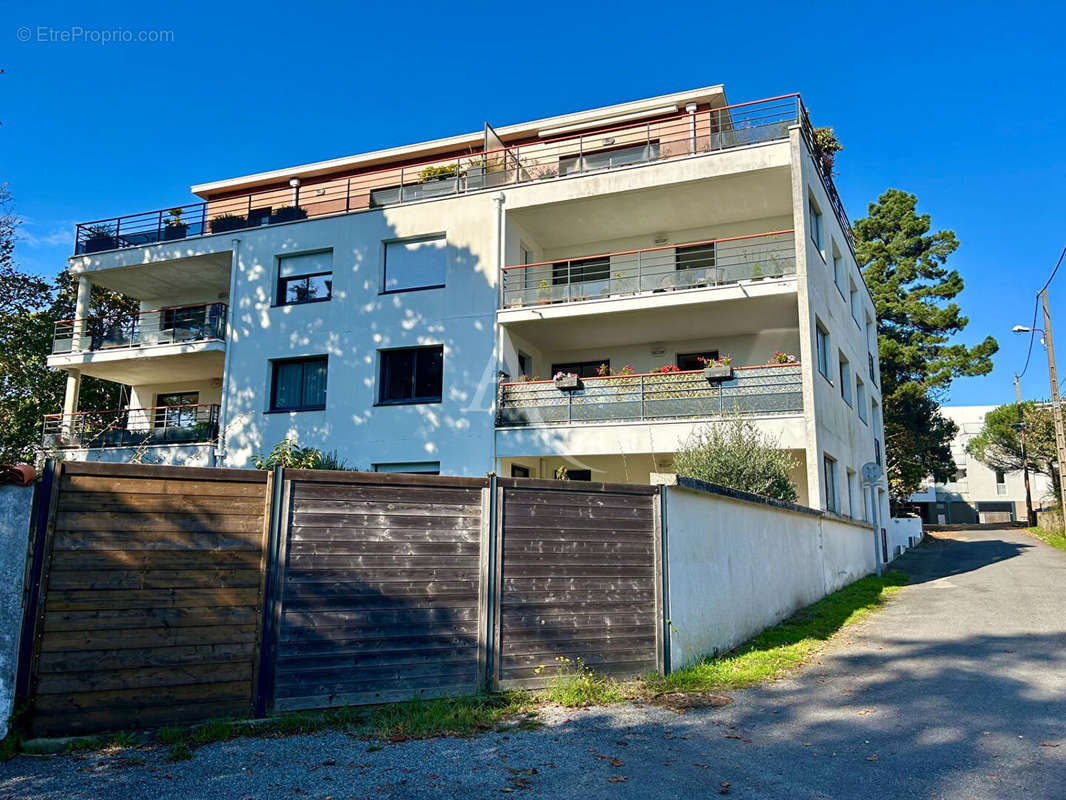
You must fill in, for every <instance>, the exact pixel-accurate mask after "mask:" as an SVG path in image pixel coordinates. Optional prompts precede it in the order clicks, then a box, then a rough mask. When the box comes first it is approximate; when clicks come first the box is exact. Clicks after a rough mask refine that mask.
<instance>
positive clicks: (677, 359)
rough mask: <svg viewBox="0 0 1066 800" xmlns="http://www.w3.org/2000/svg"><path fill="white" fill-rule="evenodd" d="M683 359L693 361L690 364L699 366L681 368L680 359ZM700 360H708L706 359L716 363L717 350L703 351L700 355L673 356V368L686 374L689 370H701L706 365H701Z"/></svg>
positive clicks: (678, 354)
mask: <svg viewBox="0 0 1066 800" xmlns="http://www.w3.org/2000/svg"><path fill="white" fill-rule="evenodd" d="M683 358H689V359H693V362H692V363H695V364H699V366H696V367H683V366H681V359H683ZM700 358H708V359H711V360H712V361H717V360H718V351H717V350H706V351H704V352H702V353H677V354H676V355H675V356H674V366H676V367H677V368H678V369H679V370H681V371H682V372H687V371H688V370H691V369H703V368H704V367H705V366H707V365H706V364H703V363H701V362H700V361H699V359H700Z"/></svg>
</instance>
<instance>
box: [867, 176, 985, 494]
mask: <svg viewBox="0 0 1066 800" xmlns="http://www.w3.org/2000/svg"><path fill="white" fill-rule="evenodd" d="M917 204H918V198H917V197H915V196H914V195H913V194H908V193H907V192H903V191H900V190H899V189H889V190H888V191H886V192H885V193H884V194H882V195H881V196H880V197H879V198H877V202H876V203H870V206H869V215H868V216H867V217H865V218H864V219H860V220H856V221H855V225H854V231H855V250H856V255H857V256H858V259H859V265H860V267H861V269H862V272H863V277H864V278H865V279H866V283H867V285H868V286H869V287H870V293H871V294H872V295H873V300H874V306H875V308H876V310H877V317H878V329H877V334H878V350H879V353H880V360H881V380H882V387H881V393H882V396H883V407H884V421H885V453H886V464H887V467H888V479H889V493H890V495H891V497H892V499H893V501H894V502H896V503H899V502H902V501H905V500H906V498H907V496H908V495H909V494H911V493H912V492H913V491H915V490H916V489H917V488H918V487H919V486H920V485H921V482H922V480H923V479H924V478H926V477H927V476H929V475H932V474H939V473H946V472H952V471H954V469H955V464H954V461H953V459H952V458H951V452H950V449H949V447H950V443H951V439H952V438H953V437H954V435H955V433H956V430H957V427H956V426H955V424H954V423H953V422H951V421H950V420H948V419H946V418H945V417H944V416H943V415H942V414H940V411H939V403H938V400H939V398H940V397H942V396H943V394H944V392H945V391H946V390H947V388H948V387H949V386H950V385H951V382H952V381H953V380H954V379H955V378H959V377H965V376H974V375H985V374H987V373H988V372H989V371H991V369H992V354H993V353H995V352H996V351H997V350H998V349H999V345H998V344H997V343H996V340H995V339H994V338H993V337H991V336H989V337H986V338H985V340H984V341H982V342H980V343H979V344H976V345H974V346H972V347H968V346H966V345H964V344H958V343H953V342H952V339H953V337H954V336H955V335H956V334H958V333H960V332H962V330H963V329H965V327H966V325H967V322H968V320H967V318H966V317H964V316H963V315H962V312H961V309H960V308H959V305H958V303H956V302H954V299H955V298H956V297H957V296H958V294H959V293H960V292H961V291H962V289H963V280H962V276H961V275H959V273H958V271H957V270H953V269H949V268H948V267H947V266H946V263H947V259H948V257H949V256H950V255H951V254H952V253H953V252H955V250H956V249H957V248H958V246H959V243H958V241H957V240H956V238H955V234H954V232H952V231H936V232H930V230H931V227H932V225H931V221H930V216H929V215H928V214H918V213H917V210H916V208H917Z"/></svg>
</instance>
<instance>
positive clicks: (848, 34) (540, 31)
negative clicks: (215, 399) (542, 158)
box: [0, 0, 1066, 404]
mask: <svg viewBox="0 0 1066 800" xmlns="http://www.w3.org/2000/svg"><path fill="white" fill-rule="evenodd" d="M1050 5H1051V4H1048V5H1047V6H1045V5H1043V4H1028V3H1024V2H1016V3H1012V4H1009V5H1003V4H995V5H993V4H974V3H961V2H958V3H955V2H945V3H930V2H923V3H903V2H892V3H876V2H868V3H862V4H851V3H839V4H836V3H826V2H822V3H816V4H801V3H795V2H792V3H775V2H765V1H764V2H762V3H759V4H755V5H752V4H744V3H723V2H719V3H707V2H704V3H699V2H691V3H686V2H674V3H669V4H665V5H664V4H658V5H657V4H654V3H652V4H649V3H647V2H642V3H629V2H613V3H609V4H607V3H585V4H581V3H574V2H566V3H557V2H538V3H534V4H529V3H526V4H522V5H521V6H518V5H517V4H508V3H499V2H495V3H480V2H467V3H463V4H455V5H454V6H451V5H449V4H447V3H439V2H404V0H396V1H395V2H391V3H366V4H357V3H324V2H315V1H314V0H304V2H300V3H275V2H269V1H264V0H260V2H257V3H248V4H229V3H220V2H215V3H210V4H208V3H204V4H198V3H194V2H183V3H180V4H178V5H174V4H168V3H153V4H150V5H149V4H142V3H132V2H130V3H99V4H95V3H94V4H89V3H84V2H78V3H66V4H64V3H48V2H40V3H35V4H23V3H20V4H15V3H12V2H9V0H2V5H0V7H6V8H5V10H4V13H3V14H2V18H3V22H2V23H0V68H3V69H4V70H5V73H4V74H3V75H0V122H2V125H0V180H3V181H9V182H10V184H11V189H12V191H13V193H14V196H15V201H16V208H17V211H18V212H19V213H20V214H21V215H22V216H23V217H24V218H25V220H26V223H25V226H24V238H23V240H22V241H21V242H20V244H19V246H18V248H17V255H18V257H19V258H20V260H21V263H22V264H23V265H24V266H25V267H26V268H28V269H30V270H32V271H35V272H39V273H41V274H45V275H54V274H55V273H56V272H57V271H58V270H59V269H60V268H61V267H62V266H63V263H64V260H65V258H66V256H67V255H68V254H69V253H70V249H71V246H72V239H73V231H74V225H75V223H76V222H78V221H85V220H92V219H98V218H101V217H109V216H115V215H118V214H126V213H133V212H137V211H144V210H150V209H156V208H163V207H168V206H171V205H175V204H176V203H181V202H188V201H190V200H192V199H193V198H192V197H191V195H190V194H189V186H190V185H192V184H194V183H199V182H202V181H207V180H215V179H220V178H226V177H233V176H237V175H242V174H245V173H249V172H255V171H260V170H266V169H275V168H280V167H284V166H291V165H295V164H300V163H304V162H308V161H317V160H321V159H326V158H333V157H338V156H344V155H349V154H352V153H358V152H362V151H364V150H369V149H375V148H379V147H387V146H391V145H397V144H403V143H407V142H412V141H419V140H423V139H430V138H434V137H438V136H446V135H449V134H455V133H462V132H466V131H471V130H476V129H478V128H480V126H481V124H482V122H483V121H485V120H488V121H489V122H491V123H493V124H494V125H505V124H508V123H513V122H520V121H523V120H527V119H533V118H537V117H544V116H549V115H552V114H559V113H565V112H568V111H576V110H580V109H583V108H591V107H595V106H600V105H606V104H610V103H617V102H622V101H626V100H632V99H637V98H641V97H647V96H650V95H655V94H663V93H667V92H673V91H678V90H682V89H688V88H693V87H696V86H703V85H708V84H714V83H724V84H725V87H726V92H727V96H728V98H729V99H730V101H731V102H734V103H735V102H741V101H745V100H755V99H759V98H763V97H770V96H773V95H779V94H785V93H788V92H793V91H799V92H801V93H802V94H803V98H804V101H805V102H806V104H807V106H808V108H809V109H810V110H811V114H812V118H813V120H814V123H815V124H816V125H833V126H834V127H835V128H836V131H837V135H838V136H839V138H840V139H841V141H842V142H843V143H844V145H845V148H846V149H845V151H844V152H843V153H842V154H840V156H839V157H838V161H837V164H838V168H839V170H840V173H841V174H840V177H839V179H838V187H839V189H840V193H841V196H842V198H843V200H844V204H845V207H846V208H847V210H848V213H849V215H850V216H851V217H852V218H855V217H858V216H863V215H865V209H866V204H867V203H868V202H869V201H871V200H874V199H875V198H876V197H877V195H878V194H879V193H881V192H882V191H884V190H885V189H886V188H889V187H895V188H900V189H905V190H907V191H910V192H913V193H915V194H916V195H917V196H918V198H919V203H920V206H919V207H920V209H921V210H923V211H926V212H929V213H931V214H932V215H933V223H934V226H936V227H939V228H950V229H953V230H954V231H955V232H956V233H957V235H958V238H959V240H960V242H961V245H962V246H961V247H960V248H959V250H958V251H957V253H956V254H955V256H954V258H953V259H952V261H951V264H952V265H953V266H954V267H955V268H957V269H958V270H959V271H960V272H961V273H962V275H963V277H964V279H965V281H966V290H965V292H964V293H963V294H962V295H961V297H960V302H961V304H962V306H963V309H964V311H965V313H966V314H967V315H968V316H969V317H970V326H969V327H968V328H967V330H966V331H965V333H964V334H963V335H962V337H961V339H962V340H963V341H966V342H975V341H979V340H980V339H982V338H984V337H985V336H986V335H988V334H992V335H994V336H996V337H997V338H998V339H999V341H1000V345H1001V349H1000V352H999V353H998V354H997V355H996V357H995V364H996V367H995V370H994V371H993V372H992V373H991V374H990V375H989V376H986V377H984V378H970V379H965V380H960V381H958V382H957V383H956V384H955V385H954V386H953V388H952V391H951V394H950V398H949V400H950V402H952V403H967V404H983V403H1002V402H1010V401H1011V400H1013V396H1014V390H1013V384H1012V382H1011V378H1012V375H1013V374H1014V372H1015V371H1016V370H1018V369H1020V368H1021V364H1022V363H1023V361H1024V359H1025V350H1026V345H1027V343H1028V342H1027V339H1026V338H1025V337H1022V336H1017V335H1012V334H1011V333H1010V328H1011V326H1012V325H1013V324H1015V323H1017V322H1021V323H1023V324H1028V322H1029V321H1030V319H1031V315H1032V308H1033V295H1034V293H1035V291H1036V289H1038V288H1039V286H1040V285H1041V284H1042V283H1043V282H1044V279H1045V278H1046V276H1047V274H1048V273H1049V272H1050V269H1051V267H1052V265H1053V264H1054V261H1055V259H1056V258H1057V256H1058V253H1059V251H1060V250H1061V248H1062V247H1063V245H1064V244H1066V225H1064V224H1063V221H1064V220H1066V192H1064V191H1063V190H1064V187H1066V147H1064V144H1066V102H1064V100H1066V98H1064V89H1063V82H1062V75H1063V67H1062V64H1061V59H1060V55H1059V53H1060V47H1061V43H1060V42H1059V41H1058V38H1059V37H1060V35H1061V30H1062V29H1063V25H1064V23H1066V10H1064V9H1063V8H1057V9H1053V8H1050ZM22 26H25V27H27V28H28V29H29V30H30V34H31V35H30V41H28V42H21V41H19V28H20V27H22ZM76 26H80V28H82V29H84V30H86V31H88V30H116V29H123V30H126V31H133V32H136V31H141V30H145V31H170V32H172V34H171V35H170V36H169V38H170V39H171V41H169V42H160V43H116V42H112V43H100V42H86V41H81V42H63V41H58V40H57V41H39V40H38V37H39V35H40V34H41V33H42V30H43V35H44V37H45V38H46V39H47V38H49V37H50V36H54V37H57V38H58V37H61V36H63V35H64V34H63V32H64V31H69V30H71V29H72V28H74V27H76ZM49 30H51V31H54V33H49ZM1051 292H1052V295H1051V302H1052V314H1053V319H1058V320H1061V322H1059V323H1058V325H1059V330H1060V331H1061V333H1060V334H1059V337H1060V340H1061V341H1062V342H1063V345H1062V347H1066V315H1063V314H1062V312H1063V311H1064V310H1066V274H1064V275H1063V276H1062V277H1061V278H1060V279H1059V281H1058V282H1057V283H1056V284H1053V285H1052V288H1051ZM1023 391H1024V392H1025V394H1026V395H1027V396H1040V397H1043V396H1046V395H1047V393H1048V384H1047V368H1046V362H1045V360H1044V353H1043V350H1042V349H1041V348H1039V346H1037V350H1036V351H1035V352H1034V358H1033V364H1032V365H1031V366H1030V368H1029V372H1028V373H1027V375H1026V379H1025V381H1024V382H1023Z"/></svg>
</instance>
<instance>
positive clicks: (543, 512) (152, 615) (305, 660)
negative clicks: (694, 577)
mask: <svg viewBox="0 0 1066 800" xmlns="http://www.w3.org/2000/svg"><path fill="white" fill-rule="evenodd" d="M53 486H54V489H53V491H52V492H51V496H50V497H47V498H45V502H47V503H49V508H48V514H47V518H48V524H47V529H46V530H45V531H43V532H41V535H43V536H44V542H43V547H41V548H39V551H40V559H39V561H40V563H38V564H36V565H34V566H35V567H36V569H31V573H32V574H35V575H38V576H39V580H38V581H37V584H36V585H35V587H34V589H33V590H34V591H35V592H36V593H37V602H36V608H38V609H39V612H38V613H37V614H36V619H34V620H30V621H28V630H29V631H30V633H31V635H32V641H33V647H32V648H28V651H29V652H30V656H29V658H28V662H27V663H25V664H22V665H20V669H23V670H25V671H26V672H27V678H26V679H25V680H23V681H21V682H20V684H21V685H23V686H26V687H27V689H26V695H27V696H26V698H25V699H27V700H28V701H29V708H30V714H29V721H30V725H31V727H32V729H33V732H34V733H35V734H37V735H55V734H69V733H82V732H90V731H98V730H108V729H117V728H129V727H139V726H151V725H161V724H167V723H172V722H189V721H196V720H204V719H209V718H213V717H220V716H237V717H241V716H251V715H255V716H262V715H265V714H268V713H270V712H271V711H275V710H276V711H282V710H289V709H304V708H323V707H328V706H339V705H348V704H365V703H377V702H390V701H395V700H404V699H409V698H411V697H416V696H420V697H428V696H439V695H455V694H471V693H475V692H477V691H479V690H482V689H491V688H500V687H508V686H536V685H543V684H544V683H545V682H546V681H547V680H548V679H549V678H550V676H551V675H552V674H553V673H554V672H555V669H556V667H557V666H558V663H557V662H556V660H555V659H556V658H568V659H572V660H577V659H581V660H582V661H583V662H584V663H586V664H587V665H588V666H590V667H593V668H595V669H597V670H599V671H603V672H609V673H613V674H617V675H635V674H640V673H645V672H649V671H655V670H661V669H662V663H663V643H662V624H661V617H662V612H661V609H662V599H661V579H660V571H661V565H660V557H661V544H660V531H659V527H658V525H659V522H658V521H659V513H658V492H659V490H658V489H657V488H656V487H649V486H628V485H617V484H600V483H586V482H576V481H575V482H572V483H570V482H556V481H537V480H526V479H496V478H494V477H493V478H485V479H476V478H457V477H438V476H428V475H382V474H374V473H358V472H325V471H307V470H285V471H282V470H277V471H275V472H274V473H271V474H269V475H268V474H267V473H264V472H256V471H250V470H229V469H226V470H223V469H199V468H191V467H159V466H145V465H120V464H104V463H92V464H85V463H66V464H62V465H60V468H59V470H58V477H57V480H56V481H54V482H53ZM33 606H34V604H31V605H30V607H33ZM542 667H543V668H542Z"/></svg>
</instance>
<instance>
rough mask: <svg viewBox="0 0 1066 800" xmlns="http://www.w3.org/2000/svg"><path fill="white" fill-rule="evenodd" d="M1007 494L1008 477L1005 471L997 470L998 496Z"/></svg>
mask: <svg viewBox="0 0 1066 800" xmlns="http://www.w3.org/2000/svg"><path fill="white" fill-rule="evenodd" d="M1006 493H1007V476H1006V475H1005V474H1004V473H1003V470H1001V469H997V470H996V494H1006Z"/></svg>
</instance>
